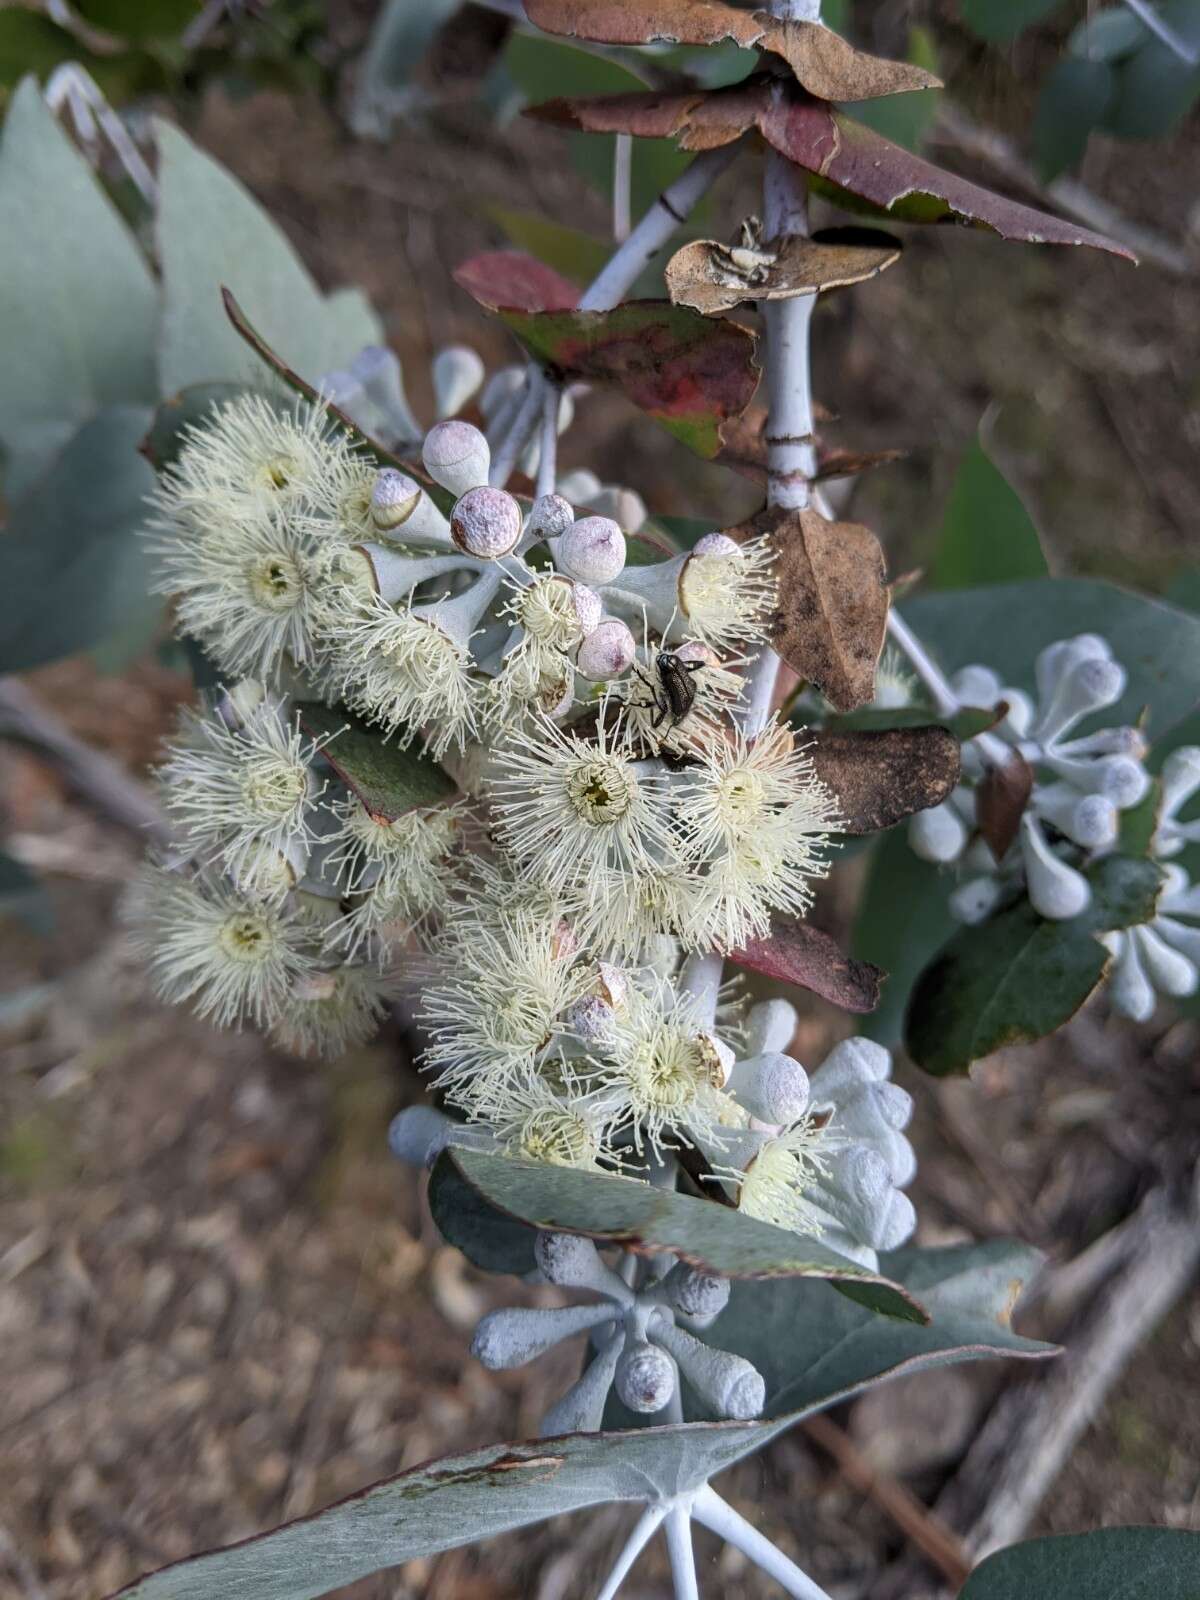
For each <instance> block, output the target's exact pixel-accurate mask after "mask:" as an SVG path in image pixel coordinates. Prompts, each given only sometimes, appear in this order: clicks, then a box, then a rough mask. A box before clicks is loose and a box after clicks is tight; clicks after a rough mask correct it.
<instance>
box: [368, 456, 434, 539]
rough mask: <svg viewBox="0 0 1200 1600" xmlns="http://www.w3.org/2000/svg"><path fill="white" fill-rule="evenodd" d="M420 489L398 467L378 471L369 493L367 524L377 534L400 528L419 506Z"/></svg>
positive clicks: (382, 468)
mask: <svg viewBox="0 0 1200 1600" xmlns="http://www.w3.org/2000/svg"><path fill="white" fill-rule="evenodd" d="M422 492H423V491H422V489H421V485H420V484H419V483H417V482H416V480H415V479H413V478H410V477H409V476H408V474H407V473H406V472H401V471H400V469H399V468H398V467H380V469H379V472H378V473H377V474H376V477H375V486H374V488H373V489H372V490H371V521H372V522H373V523H374V524H375V526H376V527H377V528H378V529H379V531H380V532H381V533H390V532H391V531H392V530H393V529H394V528H399V527H401V526H402V525H403V524H404V523H406V522H407V521H408V519H409V518H410V517H411V516H412V514H413V512H414V511H415V510H416V509H417V506H418V505H419V504H420V502H421V495H422Z"/></svg>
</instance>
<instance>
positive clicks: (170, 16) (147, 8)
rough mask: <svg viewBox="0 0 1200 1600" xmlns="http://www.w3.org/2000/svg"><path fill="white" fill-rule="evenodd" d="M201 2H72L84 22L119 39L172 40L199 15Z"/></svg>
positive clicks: (150, 0)
mask: <svg viewBox="0 0 1200 1600" xmlns="http://www.w3.org/2000/svg"><path fill="white" fill-rule="evenodd" d="M201 4H202V0H74V8H75V10H76V11H77V12H78V13H79V15H80V16H81V17H82V18H83V19H84V21H85V22H90V23H91V25H92V27H94V28H99V29H100V30H101V31H102V32H104V33H111V34H115V35H116V37H117V38H119V39H136V40H139V41H141V40H146V39H173V38H176V37H177V36H178V35H179V34H181V33H182V32H183V31H184V29H185V28H186V27H187V25H188V23H189V22H192V21H193V20H194V19H195V18H196V17H197V16H198V15H199V13H200V8H201Z"/></svg>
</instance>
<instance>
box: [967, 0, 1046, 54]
mask: <svg viewBox="0 0 1200 1600" xmlns="http://www.w3.org/2000/svg"><path fill="white" fill-rule="evenodd" d="M1061 3H1062V0H963V7H962V13H963V21H964V22H965V23H966V24H967V26H968V27H969V28H972V29H974V31H975V32H976V33H977V34H978V35H979V37H980V38H981V39H987V40H989V41H990V42H991V43H992V44H1004V43H1007V42H1008V40H1010V39H1015V38H1016V37H1017V35H1018V34H1019V33H1023V32H1024V31H1025V29H1026V28H1030V27H1032V26H1033V24H1034V23H1035V22H1041V21H1042V19H1043V18H1044V17H1048V16H1049V15H1050V14H1051V12H1053V11H1057V9H1058V7H1059V6H1060V5H1061Z"/></svg>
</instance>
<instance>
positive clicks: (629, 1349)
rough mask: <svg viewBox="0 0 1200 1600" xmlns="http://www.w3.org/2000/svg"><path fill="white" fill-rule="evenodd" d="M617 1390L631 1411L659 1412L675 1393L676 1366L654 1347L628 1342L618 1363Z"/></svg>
mask: <svg viewBox="0 0 1200 1600" xmlns="http://www.w3.org/2000/svg"><path fill="white" fill-rule="evenodd" d="M616 1390H617V1393H618V1395H619V1396H620V1397H621V1399H622V1401H623V1402H624V1403H625V1405H627V1406H628V1407H629V1409H630V1411H636V1412H638V1413H640V1414H641V1415H642V1416H650V1415H651V1414H652V1413H653V1412H655V1411H661V1410H662V1408H663V1407H664V1406H665V1405H667V1404H668V1403H669V1401H670V1399H671V1397H672V1395H673V1394H674V1393H675V1363H674V1362H673V1361H672V1360H671V1358H670V1356H669V1355H667V1354H666V1353H665V1351H662V1350H660V1349H658V1347H657V1346H656V1345H652V1344H645V1343H636V1344H634V1343H629V1344H627V1345H626V1346H625V1349H624V1350H623V1351H622V1352H621V1358H620V1360H619V1361H618V1362H617V1376H616Z"/></svg>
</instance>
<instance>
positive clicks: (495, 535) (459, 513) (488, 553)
mask: <svg viewBox="0 0 1200 1600" xmlns="http://www.w3.org/2000/svg"><path fill="white" fill-rule="evenodd" d="M450 535H451V538H453V540H454V542H455V544H456V545H457V546H458V548H459V549H460V550H465V551H466V553H467V554H468V555H471V556H475V557H477V558H478V559H479V560H480V561H495V560H496V559H497V558H498V557H499V556H506V555H508V554H509V552H510V551H512V550H515V549H516V547H517V544H518V543H519V542H520V538H521V507H520V506H519V504H518V503H517V501H516V500H515V499H514V498H513V496H512V495H511V494H509V493H508V491H507V490H506V489H493V488H490V487H488V486H486V485H485V486H482V487H480V488H476V489H468V490H467V492H466V494H464V495H463V496H462V497H461V499H460V500H459V501H458V502H457V504H456V505H455V507H454V510H453V511H452V512H451V513H450Z"/></svg>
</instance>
